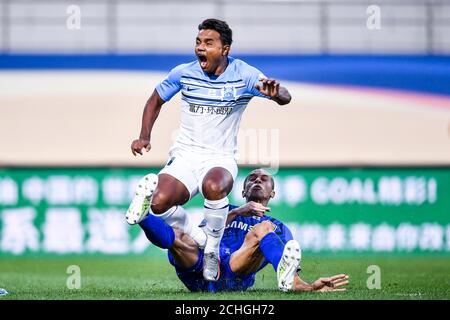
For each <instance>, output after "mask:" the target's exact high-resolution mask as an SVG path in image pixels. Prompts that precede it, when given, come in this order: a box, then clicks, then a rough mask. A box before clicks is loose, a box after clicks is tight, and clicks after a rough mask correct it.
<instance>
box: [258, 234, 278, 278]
mask: <svg viewBox="0 0 450 320" xmlns="http://www.w3.org/2000/svg"><path fill="white" fill-rule="evenodd" d="M259 248H260V249H261V251H262V253H263V255H264V257H265V258H266V260H267V261H269V262H270V263H271V264H272V266H273V268H274V269H275V271H277V268H278V263H280V260H281V257H282V256H283V250H284V243H283V241H281V239H280V237H279V236H277V235H276V233H275V232H269V233H268V234H266V235H265V236H264V237H263V238H262V239H261V241H260V242H259Z"/></svg>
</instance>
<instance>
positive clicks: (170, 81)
mask: <svg viewBox="0 0 450 320" xmlns="http://www.w3.org/2000/svg"><path fill="white" fill-rule="evenodd" d="M262 78H265V76H264V75H263V74H262V72H261V71H259V70H258V69H256V68H254V67H252V66H250V65H248V64H247V63H245V62H244V61H242V60H239V59H234V58H232V57H228V66H227V68H226V69H225V71H224V72H223V73H222V74H221V75H219V76H209V75H208V74H207V73H205V72H204V71H203V70H202V69H201V67H200V64H199V63H198V61H197V60H195V61H193V62H190V63H186V64H181V65H179V66H177V67H175V68H174V69H172V70H171V71H170V73H169V74H168V75H167V77H166V78H165V79H164V80H163V81H162V82H161V83H159V84H158V85H157V86H156V91H157V92H158V94H159V95H160V97H161V98H162V99H163V100H164V101H169V100H170V99H171V98H172V97H173V96H174V95H175V94H176V93H177V92H178V91H181V100H182V115H181V126H180V132H179V134H178V137H177V140H176V142H175V144H174V145H173V147H172V149H171V151H173V150H177V149H181V150H184V151H189V152H193V153H196V154H215V155H221V156H231V157H234V158H236V156H237V134H238V131H239V124H240V121H241V117H242V113H243V112H244V110H245V108H246V107H247V104H248V103H249V101H250V100H251V98H253V97H254V96H259V97H265V98H269V97H267V96H265V95H263V94H262V93H260V92H259V91H258V90H257V89H256V88H255V85H256V84H257V83H258V82H259V81H260V80H261V79H262Z"/></svg>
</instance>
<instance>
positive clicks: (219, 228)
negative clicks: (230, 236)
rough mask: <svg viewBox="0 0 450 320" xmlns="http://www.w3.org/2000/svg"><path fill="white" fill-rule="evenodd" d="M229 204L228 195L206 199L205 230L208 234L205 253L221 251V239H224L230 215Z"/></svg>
mask: <svg viewBox="0 0 450 320" xmlns="http://www.w3.org/2000/svg"><path fill="white" fill-rule="evenodd" d="M228 204H229V202H228V197H225V198H223V199H220V200H208V199H205V202H204V207H205V208H204V212H205V219H206V225H205V227H204V230H205V232H206V235H207V236H208V238H207V241H206V247H205V253H208V252H215V253H217V254H218V253H219V245H220V240H221V239H222V236H223V231H224V229H225V222H226V221H227V216H228Z"/></svg>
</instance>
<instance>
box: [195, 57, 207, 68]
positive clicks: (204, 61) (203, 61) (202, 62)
mask: <svg viewBox="0 0 450 320" xmlns="http://www.w3.org/2000/svg"><path fill="white" fill-rule="evenodd" d="M197 57H198V61H199V63H200V67H202V69H205V68H206V66H207V64H208V59H206V56H203V55H197Z"/></svg>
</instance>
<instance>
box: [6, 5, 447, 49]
mask: <svg viewBox="0 0 450 320" xmlns="http://www.w3.org/2000/svg"><path fill="white" fill-rule="evenodd" d="M374 4H376V5H377V6H379V7H380V9H381V12H380V13H381V17H382V25H381V29H380V30H377V31H374V30H369V29H368V28H367V27H366V21H367V18H368V16H369V15H370V13H368V12H367V10H368V9H367V8H368V7H369V6H370V5H374ZM70 5H78V6H79V8H80V11H81V29H80V30H75V31H74V32H70V33H68V32H67V28H66V20H67V17H68V15H69V12H72V11H71V9H70V8H69V6H70ZM68 8H69V9H68ZM68 10H69V11H68ZM369 11H370V10H369ZM0 16H1V21H2V23H1V26H0V28H1V29H0V37H1V38H0V46H1V47H0V49H1V50H2V51H3V52H13V53H18V52H30V51H32V52H52V53H56V52H65V53H84V52H89V53H92V52H97V53H114V52H120V53H125V52H134V53H135V52H149V51H150V52H168V51H170V52H178V53H180V52H181V53H187V52H191V51H192V45H193V39H194V36H195V34H196V29H195V27H193V26H196V25H197V24H198V23H199V22H200V21H201V20H202V19H204V18H208V17H217V18H221V19H224V20H226V21H228V22H229V24H230V25H231V26H232V28H233V30H234V32H235V52H238V53H249V52H250V53H255V52H256V53H271V54H273V53H310V54H324V53H364V54H367V53H378V54H379V53H382V54H386V53H406V54H424V53H425V54H444V53H449V52H450V38H449V37H448V34H449V33H450V3H449V2H448V1H445V0H390V1H389V0H380V1H376V2H374V1H366V0H353V1H351V0H334V1H320V0H316V1H306V0H278V1H277V0H267V1H266V0H239V1H238V0H229V1H224V0H214V1H202V0H193V1H188V2H187V1H181V0H164V1H159V0H157V1H144V0H130V1H128V0H111V1H104V0H89V1H83V0H78V1H65V0H63V1H57V2H56V1H48V0H33V1H23V0H14V1H12V0H2V1H1V6H0Z"/></svg>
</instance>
